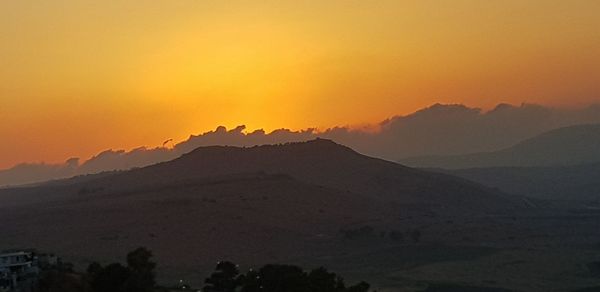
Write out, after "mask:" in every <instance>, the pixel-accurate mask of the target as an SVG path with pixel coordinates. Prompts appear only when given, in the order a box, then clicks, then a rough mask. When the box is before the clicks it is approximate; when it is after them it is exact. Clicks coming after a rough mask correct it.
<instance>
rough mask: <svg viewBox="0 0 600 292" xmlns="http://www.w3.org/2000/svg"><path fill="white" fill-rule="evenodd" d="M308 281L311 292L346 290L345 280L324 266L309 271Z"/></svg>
mask: <svg viewBox="0 0 600 292" xmlns="http://www.w3.org/2000/svg"><path fill="white" fill-rule="evenodd" d="M308 283H309V288H310V291H311V292H335V291H344V290H345V287H344V280H343V279H342V278H340V277H338V276H337V275H336V274H335V273H330V272H328V271H327V269H325V268H324V267H320V268H318V269H314V270H312V271H311V272H310V273H308Z"/></svg>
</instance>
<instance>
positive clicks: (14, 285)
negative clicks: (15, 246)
mask: <svg viewBox="0 0 600 292" xmlns="http://www.w3.org/2000/svg"><path fill="white" fill-rule="evenodd" d="M38 274H39V268H38V265H37V257H36V256H35V254H34V253H33V252H29V251H11V252H5V253H0V291H2V292H4V291H11V292H12V291H17V292H30V291H33V289H34V286H35V283H36V282H37V278H38Z"/></svg>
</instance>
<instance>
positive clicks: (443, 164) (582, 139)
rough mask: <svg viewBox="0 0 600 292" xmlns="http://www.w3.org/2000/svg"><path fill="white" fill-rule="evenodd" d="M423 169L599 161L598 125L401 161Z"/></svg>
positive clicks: (560, 130) (550, 164)
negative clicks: (499, 147) (486, 148)
mask: <svg viewBox="0 0 600 292" xmlns="http://www.w3.org/2000/svg"><path fill="white" fill-rule="evenodd" d="M400 162H401V163H403V164H406V165H410V166H413V167H424V168H446V169H461V168H479V167H509V166H512V167H531V166H561V165H564V166H566V165H576V164H586V163H594V162H600V124H593V125H579V126H571V127H565V128H560V129H556V130H552V131H549V132H546V133H544V134H541V135H538V136H535V137H533V138H530V139H527V140H525V141H523V142H520V143H518V144H516V145H514V146H512V147H509V148H506V149H502V150H499V151H494V152H480V153H473V154H467V155H454V156H421V157H413V158H407V159H403V160H401V161H400Z"/></svg>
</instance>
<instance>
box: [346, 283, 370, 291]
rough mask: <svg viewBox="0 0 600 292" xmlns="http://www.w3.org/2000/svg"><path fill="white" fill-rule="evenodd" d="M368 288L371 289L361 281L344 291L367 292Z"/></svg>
mask: <svg viewBox="0 0 600 292" xmlns="http://www.w3.org/2000/svg"><path fill="white" fill-rule="evenodd" d="M370 287H371V285H369V284H368V283H367V282H364V281H363V282H360V283H358V284H356V285H354V286H350V287H348V289H346V291H347V292H368V291H369V288H370Z"/></svg>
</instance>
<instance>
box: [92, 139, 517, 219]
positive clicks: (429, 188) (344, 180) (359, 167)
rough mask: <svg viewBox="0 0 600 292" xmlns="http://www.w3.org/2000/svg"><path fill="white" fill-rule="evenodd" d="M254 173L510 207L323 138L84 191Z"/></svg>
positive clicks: (363, 191)
mask: <svg viewBox="0 0 600 292" xmlns="http://www.w3.org/2000/svg"><path fill="white" fill-rule="evenodd" d="M256 174H258V175H261V174H264V175H286V176H290V177H291V178H293V179H297V180H299V181H302V182H303V183H309V184H311V185H318V186H324V187H327V188H331V189H336V190H340V191H344V192H351V193H355V194H360V195H364V196H368V197H370V198H373V199H374V198H377V199H381V200H386V201H393V202H398V203H401V204H423V205H431V206H439V207H443V208H447V207H450V206H455V207H457V208H458V207H460V208H461V209H469V208H472V209H482V208H483V209H497V208H499V207H502V206H509V205H511V204H513V203H514V202H512V201H511V200H509V199H508V198H506V197H504V196H503V195H502V194H496V193H493V192H491V191H490V190H488V189H486V188H484V187H481V186H479V185H476V184H474V183H471V182H469V181H466V180H462V179H458V178H455V177H451V176H446V175H438V174H432V173H429V172H424V171H420V170H415V169H411V168H408V167H404V166H401V165H398V164H395V163H392V162H388V161H384V160H380V159H375V158H371V157H367V156H364V155H361V154H359V153H357V152H355V151H353V150H352V149H350V148H348V147H345V146H342V145H339V144H336V143H334V142H332V141H330V140H326V139H316V140H312V141H308V142H300V143H289V144H284V145H263V146H255V147H250V148H240V147H233V146H209V147H201V148H198V149H196V150H194V151H192V152H190V153H188V154H184V155H183V156H182V157H180V158H177V159H175V160H173V161H169V162H164V163H159V164H156V165H152V166H149V167H145V168H141V169H135V170H131V171H128V172H123V173H118V174H116V175H112V176H107V177H104V178H101V179H98V180H95V181H90V182H88V183H86V186H88V187H89V188H93V189H98V188H103V189H106V191H111V190H125V189H135V188H140V187H144V188H147V187H154V186H156V185H161V184H172V183H179V182H182V181H183V182H185V181H193V180H195V179H206V178H219V177H229V176H232V175H233V176H237V175H256Z"/></svg>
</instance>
